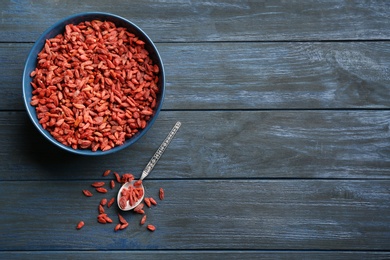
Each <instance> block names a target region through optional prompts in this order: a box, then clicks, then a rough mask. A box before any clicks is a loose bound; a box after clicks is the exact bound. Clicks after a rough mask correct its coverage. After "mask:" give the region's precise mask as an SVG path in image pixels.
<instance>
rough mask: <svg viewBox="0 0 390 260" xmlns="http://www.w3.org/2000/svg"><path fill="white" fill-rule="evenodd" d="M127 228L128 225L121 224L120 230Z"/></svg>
mask: <svg viewBox="0 0 390 260" xmlns="http://www.w3.org/2000/svg"><path fill="white" fill-rule="evenodd" d="M128 226H129V223H125V224H122V225H121V227H120V229H125V228H127V227H128Z"/></svg>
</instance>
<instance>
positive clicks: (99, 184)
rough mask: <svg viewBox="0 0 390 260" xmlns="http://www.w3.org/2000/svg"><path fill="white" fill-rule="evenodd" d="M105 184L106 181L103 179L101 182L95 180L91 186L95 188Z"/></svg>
mask: <svg viewBox="0 0 390 260" xmlns="http://www.w3.org/2000/svg"><path fill="white" fill-rule="evenodd" d="M104 184H105V183H104V182H102V181H101V182H94V183H92V184H91V186H92V187H94V188H99V187H103V186H104Z"/></svg>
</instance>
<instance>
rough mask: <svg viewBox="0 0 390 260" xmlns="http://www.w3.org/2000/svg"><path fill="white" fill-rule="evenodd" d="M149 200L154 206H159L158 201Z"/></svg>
mask: <svg viewBox="0 0 390 260" xmlns="http://www.w3.org/2000/svg"><path fill="white" fill-rule="evenodd" d="M149 200H150V203H152V204H153V205H157V201H155V200H154V199H153V198H152V197H150V198H149Z"/></svg>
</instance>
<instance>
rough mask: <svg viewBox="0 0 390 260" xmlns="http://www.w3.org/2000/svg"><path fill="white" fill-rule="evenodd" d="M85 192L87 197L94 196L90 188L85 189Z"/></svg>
mask: <svg viewBox="0 0 390 260" xmlns="http://www.w3.org/2000/svg"><path fill="white" fill-rule="evenodd" d="M83 193H84V195H85V196H87V197H92V196H93V194H92V192H90V191H89V190H83Z"/></svg>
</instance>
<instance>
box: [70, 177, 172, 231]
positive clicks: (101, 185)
mask: <svg viewBox="0 0 390 260" xmlns="http://www.w3.org/2000/svg"><path fill="white" fill-rule="evenodd" d="M110 174H111V170H106V171H105V172H104V173H103V176H104V177H107V176H109V175H110ZM113 175H114V180H110V181H109V186H110V188H111V189H114V188H115V186H116V183H118V184H120V185H122V184H124V183H126V182H131V181H132V180H134V176H133V175H132V174H131V173H125V174H122V175H119V174H118V173H117V172H113ZM137 182H139V181H137ZM105 186H106V182H104V181H100V182H94V183H92V184H91V187H92V188H93V189H94V190H95V191H96V192H98V193H101V194H106V193H107V192H108V189H107V188H105ZM82 192H83V194H84V196H86V197H92V196H93V193H92V192H91V191H90V190H89V189H84V190H82ZM158 195H159V198H160V200H163V199H164V197H165V194H164V189H163V188H160V189H159V192H158ZM122 197H123V196H122ZM115 202H116V199H115V197H112V198H110V199H109V200H108V199H107V198H102V199H101V200H100V203H99V204H98V205H97V209H98V214H97V222H98V223H101V224H108V223H113V222H114V221H113V219H112V218H111V217H110V216H109V215H108V214H107V213H106V210H105V207H106V208H110V207H111V206H112V205H113V204H115ZM145 204H146V206H147V207H149V208H150V207H152V206H156V205H157V201H156V200H155V199H154V198H153V197H144V200H143V202H141V203H140V204H139V205H138V206H136V207H135V208H134V209H133V211H134V212H135V213H137V214H141V215H143V216H142V218H141V221H140V225H144V224H145V223H146V214H145V210H144V207H145ZM117 215H118V222H117V224H116V225H115V227H114V230H115V231H118V230H123V229H125V228H127V227H128V226H129V223H128V222H127V220H126V219H125V218H124V217H123V216H122V215H121V214H119V213H117ZM84 225H85V223H84V221H80V222H79V223H78V224H77V226H76V228H77V229H81V228H82V227H83V226H84ZM146 228H147V229H148V230H150V231H155V230H156V227H155V226H154V225H152V224H148V225H147V226H146Z"/></svg>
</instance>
